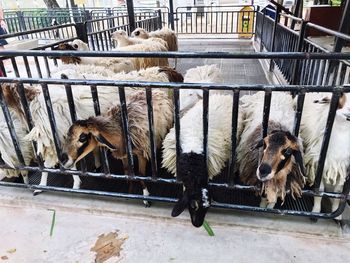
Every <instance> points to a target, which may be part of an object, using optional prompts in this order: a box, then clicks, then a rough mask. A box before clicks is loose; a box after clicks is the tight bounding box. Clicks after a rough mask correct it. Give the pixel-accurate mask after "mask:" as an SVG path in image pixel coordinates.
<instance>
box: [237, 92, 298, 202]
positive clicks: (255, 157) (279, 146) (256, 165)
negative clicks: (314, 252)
mask: <svg viewBox="0 0 350 263" xmlns="http://www.w3.org/2000/svg"><path fill="white" fill-rule="evenodd" d="M241 102H242V105H241V109H242V111H243V115H244V117H243V118H244V124H245V127H244V130H243V132H242V135H241V138H240V143H239V144H238V147H237V163H238V170H239V176H240V179H241V181H242V182H243V183H245V184H248V185H254V186H261V188H262V192H261V194H262V196H263V198H262V200H261V203H260V206H261V207H268V208H273V207H274V206H275V204H276V202H277V199H278V198H281V199H282V201H283V200H284V198H285V195H286V192H287V190H289V189H290V191H291V195H292V197H293V198H295V197H300V196H301V194H302V192H301V189H302V188H303V186H304V177H303V175H304V174H305V170H304V165H303V160H302V145H301V143H300V140H299V139H298V138H296V137H295V136H293V135H292V134H291V131H292V129H293V122H294V115H295V112H294V109H293V99H292V96H291V95H290V94H288V93H284V92H274V93H272V99H271V106H270V116H269V122H268V133H267V136H266V137H265V138H263V140H262V124H261V123H262V117H263V107H264V92H258V93H256V94H254V95H251V96H250V95H246V96H244V97H242V98H241ZM261 147H263V152H262V150H261ZM260 154H261V155H260Z"/></svg>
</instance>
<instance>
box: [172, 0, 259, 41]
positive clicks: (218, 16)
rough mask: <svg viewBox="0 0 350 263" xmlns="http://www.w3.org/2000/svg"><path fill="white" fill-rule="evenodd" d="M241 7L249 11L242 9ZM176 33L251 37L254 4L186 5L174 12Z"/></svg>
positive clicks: (253, 29) (252, 32) (253, 21)
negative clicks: (243, 35)
mask: <svg viewBox="0 0 350 263" xmlns="http://www.w3.org/2000/svg"><path fill="white" fill-rule="evenodd" d="M242 8H246V9H250V11H248V10H246V11H242ZM174 15H175V26H176V32H177V33H178V34H230V35H232V34H233V35H235V36H238V35H239V34H241V35H242V34H246V35H247V36H246V37H252V36H253V34H254V31H255V28H254V27H255V9H254V6H241V5H232V6H187V7H178V8H176V12H175V14H174Z"/></svg>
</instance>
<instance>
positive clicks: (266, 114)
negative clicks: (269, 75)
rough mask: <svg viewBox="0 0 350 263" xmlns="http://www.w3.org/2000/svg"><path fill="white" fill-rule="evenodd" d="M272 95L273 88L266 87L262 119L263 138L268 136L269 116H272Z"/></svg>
mask: <svg viewBox="0 0 350 263" xmlns="http://www.w3.org/2000/svg"><path fill="white" fill-rule="evenodd" d="M271 95H272V93H271V90H269V89H266V91H265V97H264V113H263V121H262V128H263V129H262V137H263V138H265V137H266V136H267V129H268V125H269V116H270V105H271Z"/></svg>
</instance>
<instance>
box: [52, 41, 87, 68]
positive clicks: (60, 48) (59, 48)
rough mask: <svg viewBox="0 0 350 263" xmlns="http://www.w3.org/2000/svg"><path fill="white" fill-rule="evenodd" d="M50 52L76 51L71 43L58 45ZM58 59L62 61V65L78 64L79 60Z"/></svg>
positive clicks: (69, 58) (71, 58)
mask: <svg viewBox="0 0 350 263" xmlns="http://www.w3.org/2000/svg"><path fill="white" fill-rule="evenodd" d="M52 50H57V51H65V50H70V51H76V50H77V49H76V48H74V47H73V46H72V43H71V42H70V43H68V42H66V43H60V44H58V46H56V47H53V48H52ZM59 59H61V60H62V63H63V64H80V62H81V58H79V57H59Z"/></svg>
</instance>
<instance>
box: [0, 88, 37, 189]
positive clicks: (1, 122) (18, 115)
mask: <svg viewBox="0 0 350 263" xmlns="http://www.w3.org/2000/svg"><path fill="white" fill-rule="evenodd" d="M17 88H18V86H17V85H7V84H3V85H2V86H1V89H2V91H3V95H4V100H5V102H6V104H7V106H8V109H9V112H10V115H11V119H12V123H13V127H14V131H15V133H16V136H17V139H18V143H19V147H20V149H21V153H22V156H23V159H24V164H25V165H29V164H30V162H31V161H32V160H34V159H35V156H34V150H33V147H32V144H31V142H28V141H27V140H25V139H24V137H25V136H26V135H27V134H28V126H27V123H26V120H25V117H24V113H23V110H22V107H21V104H20V98H19V94H18V93H17ZM24 89H25V93H26V95H27V99H31V98H30V96H31V95H30V92H31V91H33V93H32V95H34V94H35V93H36V92H37V91H36V90H34V89H33V88H31V89H32V90H29V88H27V87H24ZM0 154H1V158H2V160H3V161H4V162H5V163H6V164H7V165H8V166H10V167H12V168H15V167H16V166H18V165H20V162H19V160H18V157H17V154H16V151H15V148H14V145H13V143H12V139H11V135H10V132H9V128H8V125H7V123H6V119H5V115H4V112H2V113H1V114H0ZM18 175H22V177H23V181H24V183H26V184H28V183H29V180H28V171H26V170H20V171H18V170H14V169H1V170H0V180H1V179H2V178H3V177H17V176H18Z"/></svg>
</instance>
